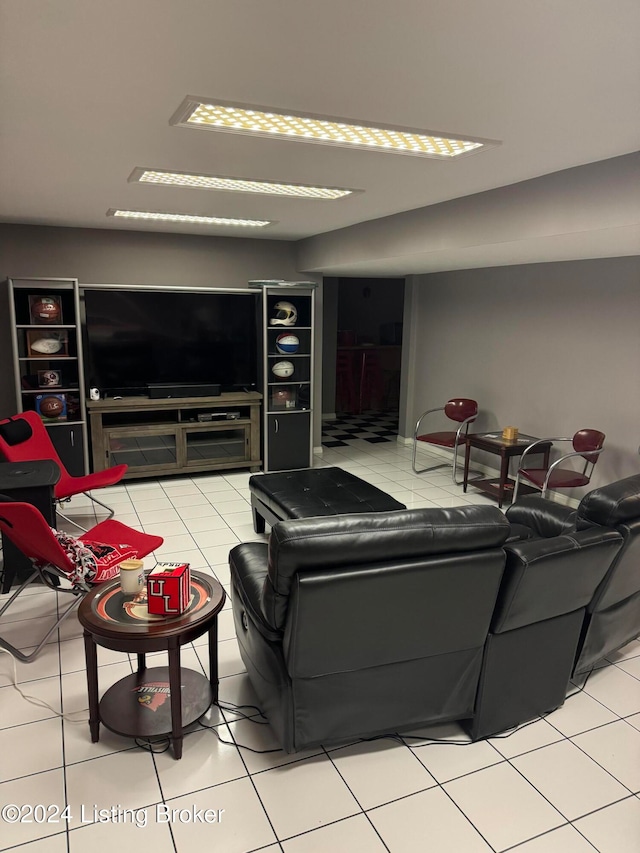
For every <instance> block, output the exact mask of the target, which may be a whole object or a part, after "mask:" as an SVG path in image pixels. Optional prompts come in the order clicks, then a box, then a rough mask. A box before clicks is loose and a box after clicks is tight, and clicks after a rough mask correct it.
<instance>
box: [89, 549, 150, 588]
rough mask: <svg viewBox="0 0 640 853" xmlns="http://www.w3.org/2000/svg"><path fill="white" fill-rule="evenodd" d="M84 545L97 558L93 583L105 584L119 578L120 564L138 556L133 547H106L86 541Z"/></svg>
mask: <svg viewBox="0 0 640 853" xmlns="http://www.w3.org/2000/svg"><path fill="white" fill-rule="evenodd" d="M82 544H83V545H84V546H85V548H88V549H89V551H91V553H92V554H93V555H94V557H95V558H96V576H95V577H94V578H92V581H91V582H92V583H103V582H104V581H110V580H111V579H112V578H115V577H117V576H118V566H119V565H120V563H121V562H122V561H123V560H130V559H131V558H132V557H137V556H138V552H137V550H136V549H135V548H134V547H133V546H132V545H122V544H118V545H105V544H104V543H103V542H90V541H89V542H88V541H87V540H86V539H83V540H82Z"/></svg>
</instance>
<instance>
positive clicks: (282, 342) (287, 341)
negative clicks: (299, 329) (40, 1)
mask: <svg viewBox="0 0 640 853" xmlns="http://www.w3.org/2000/svg"><path fill="white" fill-rule="evenodd" d="M299 346H300V339H299V338H298V336H297V335H278V337H277V338H276V349H277V350H278V352H281V353H282V354H283V355H289V354H290V353H293V352H298V347H299Z"/></svg>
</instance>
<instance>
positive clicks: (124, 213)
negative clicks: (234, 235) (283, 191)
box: [107, 207, 275, 228]
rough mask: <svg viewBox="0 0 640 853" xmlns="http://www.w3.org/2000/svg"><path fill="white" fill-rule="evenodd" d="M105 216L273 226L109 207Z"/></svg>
mask: <svg viewBox="0 0 640 853" xmlns="http://www.w3.org/2000/svg"><path fill="white" fill-rule="evenodd" d="M107 216H117V217H122V218H123V219H151V220H156V221H158V220H160V221H165V222H184V223H186V224H188V225H230V226H234V227H236V226H239V227H241V228H264V227H265V226H266V225H274V224H275V223H274V222H273V221H270V220H268V219H226V218H225V217H222V216H197V215H196V214H192V213H161V212H159V211H152V210H118V209H117V208H114V207H111V208H109V210H108V211H107Z"/></svg>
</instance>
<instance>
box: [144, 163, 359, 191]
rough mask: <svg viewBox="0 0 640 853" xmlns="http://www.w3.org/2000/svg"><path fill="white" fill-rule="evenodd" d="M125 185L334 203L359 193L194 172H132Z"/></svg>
mask: <svg viewBox="0 0 640 853" xmlns="http://www.w3.org/2000/svg"><path fill="white" fill-rule="evenodd" d="M129 181H138V182H139V183H141V184H161V185H163V186H170V187H195V188H196V189H202V190H222V191H225V192H226V191H231V192H239V193H260V194H262V195H279V196H289V197H293V198H318V199H337V198H344V197H345V196H348V195H351V194H352V193H354V192H362V190H348V189H345V188H344V187H315V186H309V185H306V184H276V183H273V182H271V181H253V180H247V179H245V178H228V177H222V176H217V175H199V174H197V173H195V172H163V171H160V170H158V169H143V168H140V167H138V168H136V169H134V170H133V172H132V173H131V177H130V178H129Z"/></svg>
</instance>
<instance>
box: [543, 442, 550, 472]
mask: <svg viewBox="0 0 640 853" xmlns="http://www.w3.org/2000/svg"><path fill="white" fill-rule="evenodd" d="M550 451H551V447H547V449H546V450H545V451H544V455H543V457H542V465H543V467H544V468H545V469H546V470H549V453H550Z"/></svg>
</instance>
